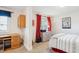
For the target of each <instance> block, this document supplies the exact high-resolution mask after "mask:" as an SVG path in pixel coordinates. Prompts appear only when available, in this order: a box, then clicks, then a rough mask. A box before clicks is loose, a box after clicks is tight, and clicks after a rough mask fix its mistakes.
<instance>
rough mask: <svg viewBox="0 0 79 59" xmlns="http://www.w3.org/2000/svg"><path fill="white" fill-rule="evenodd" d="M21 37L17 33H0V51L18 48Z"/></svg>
mask: <svg viewBox="0 0 79 59" xmlns="http://www.w3.org/2000/svg"><path fill="white" fill-rule="evenodd" d="M21 42H22V41H21V38H20V35H19V34H17V33H14V34H8V35H0V52H3V51H6V50H9V49H15V48H19V47H20V46H21Z"/></svg>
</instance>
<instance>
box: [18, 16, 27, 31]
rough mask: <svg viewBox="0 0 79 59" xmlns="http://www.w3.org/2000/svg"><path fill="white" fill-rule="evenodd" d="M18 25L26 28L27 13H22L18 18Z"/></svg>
mask: <svg viewBox="0 0 79 59" xmlns="http://www.w3.org/2000/svg"><path fill="white" fill-rule="evenodd" d="M18 26H19V28H21V29H22V28H25V27H26V17H25V15H20V16H19V19H18Z"/></svg>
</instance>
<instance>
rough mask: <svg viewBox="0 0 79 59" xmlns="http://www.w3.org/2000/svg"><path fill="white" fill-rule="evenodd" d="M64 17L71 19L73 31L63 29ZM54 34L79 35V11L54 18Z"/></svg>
mask: <svg viewBox="0 0 79 59" xmlns="http://www.w3.org/2000/svg"><path fill="white" fill-rule="evenodd" d="M62 17H71V29H62V19H61V18H62ZM53 26H54V27H53V33H62V32H63V33H73V34H78V35H79V11H74V12H72V13H67V14H62V15H60V16H55V17H54V24H53Z"/></svg>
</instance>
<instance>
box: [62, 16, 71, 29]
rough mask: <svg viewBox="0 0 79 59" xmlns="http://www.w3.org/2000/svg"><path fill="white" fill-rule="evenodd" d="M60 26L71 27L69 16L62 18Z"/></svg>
mask: <svg viewBox="0 0 79 59" xmlns="http://www.w3.org/2000/svg"><path fill="white" fill-rule="evenodd" d="M62 28H63V29H71V17H64V18H62Z"/></svg>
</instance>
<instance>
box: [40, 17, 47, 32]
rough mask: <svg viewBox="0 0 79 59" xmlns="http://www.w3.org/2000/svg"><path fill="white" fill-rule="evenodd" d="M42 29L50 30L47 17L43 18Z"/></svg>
mask: <svg viewBox="0 0 79 59" xmlns="http://www.w3.org/2000/svg"><path fill="white" fill-rule="evenodd" d="M41 30H46V31H48V21H47V17H42V19H41Z"/></svg>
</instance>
